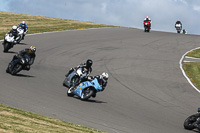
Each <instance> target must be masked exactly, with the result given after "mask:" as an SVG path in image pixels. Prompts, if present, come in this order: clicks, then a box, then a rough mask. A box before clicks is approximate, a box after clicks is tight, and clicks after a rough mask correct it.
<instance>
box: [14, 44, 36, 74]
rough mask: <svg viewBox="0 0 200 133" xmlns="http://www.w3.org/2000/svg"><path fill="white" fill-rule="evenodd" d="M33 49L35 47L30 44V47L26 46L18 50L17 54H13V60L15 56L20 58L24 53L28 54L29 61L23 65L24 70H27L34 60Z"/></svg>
mask: <svg viewBox="0 0 200 133" xmlns="http://www.w3.org/2000/svg"><path fill="white" fill-rule="evenodd" d="M35 51H36V47H35V46H33V45H32V46H31V47H30V48H26V49H24V50H21V51H19V53H18V54H17V56H14V58H13V60H14V59H15V57H17V58H19V59H21V58H24V56H25V55H27V56H29V57H30V61H29V62H28V65H27V66H26V67H25V70H27V71H29V70H30V66H31V65H32V64H33V63H34V60H35V57H36V55H35Z"/></svg>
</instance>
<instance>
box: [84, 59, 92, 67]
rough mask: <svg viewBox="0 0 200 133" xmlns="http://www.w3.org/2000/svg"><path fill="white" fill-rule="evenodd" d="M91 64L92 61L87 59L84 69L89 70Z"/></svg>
mask: <svg viewBox="0 0 200 133" xmlns="http://www.w3.org/2000/svg"><path fill="white" fill-rule="evenodd" d="M92 64H93V61H92V60H91V59H88V60H87V61H86V68H90V67H91V66H92Z"/></svg>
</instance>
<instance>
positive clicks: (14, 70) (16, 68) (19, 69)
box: [10, 63, 22, 75]
mask: <svg viewBox="0 0 200 133" xmlns="http://www.w3.org/2000/svg"><path fill="white" fill-rule="evenodd" d="M21 70H22V65H21V64H19V63H17V64H16V65H15V66H14V67H13V70H11V72H10V74H12V75H15V74H17V73H18V72H19V71H21Z"/></svg>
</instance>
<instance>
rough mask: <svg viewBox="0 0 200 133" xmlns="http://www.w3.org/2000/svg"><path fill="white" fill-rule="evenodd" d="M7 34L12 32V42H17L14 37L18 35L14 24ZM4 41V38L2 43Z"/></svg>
mask: <svg viewBox="0 0 200 133" xmlns="http://www.w3.org/2000/svg"><path fill="white" fill-rule="evenodd" d="M7 34H12V35H13V36H14V39H15V41H14V43H17V42H16V38H17V37H18V31H17V26H16V25H14V26H13V27H12V29H11V30H10V31H9V32H8V33H7ZM4 43H5V40H4V42H3V44H4Z"/></svg>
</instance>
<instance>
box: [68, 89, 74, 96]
mask: <svg viewBox="0 0 200 133" xmlns="http://www.w3.org/2000/svg"><path fill="white" fill-rule="evenodd" d="M73 91H74V89H73V88H69V89H68V90H67V95H68V96H69V97H73V96H74V93H73Z"/></svg>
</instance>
